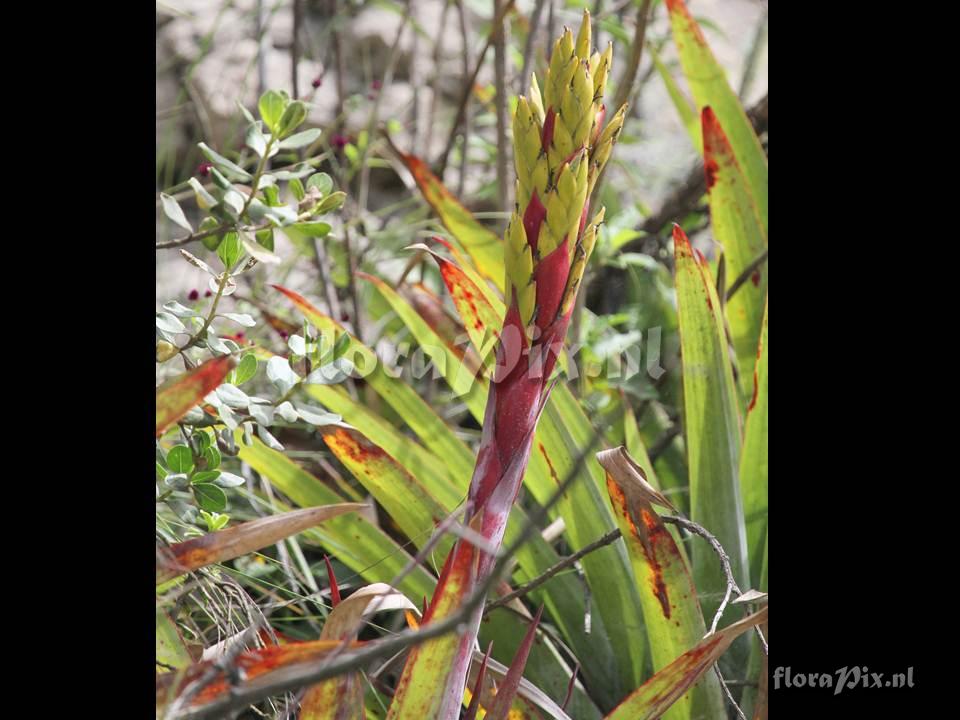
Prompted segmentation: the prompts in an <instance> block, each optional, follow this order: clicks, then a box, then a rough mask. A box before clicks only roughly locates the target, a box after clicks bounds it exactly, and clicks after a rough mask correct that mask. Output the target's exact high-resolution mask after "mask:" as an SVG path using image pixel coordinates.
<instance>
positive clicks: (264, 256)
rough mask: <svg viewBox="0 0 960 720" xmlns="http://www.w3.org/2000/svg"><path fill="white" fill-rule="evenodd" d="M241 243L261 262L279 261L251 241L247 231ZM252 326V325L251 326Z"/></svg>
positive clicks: (276, 256)
mask: <svg viewBox="0 0 960 720" xmlns="http://www.w3.org/2000/svg"><path fill="white" fill-rule="evenodd" d="M241 244H242V245H243V249H244V250H246V251H247V253H248V254H249V255H250V257H253V258H256V259H257V260H258V261H260V262H262V263H267V264H269V265H278V264H280V262H281V258H280V256H279V255H277V254H276V253H274V252H271V251H270V250H267V249H266V248H265V247H263V246H262V245H260V244H259V243H255V242H251V241H250V237H249V235H248V234H247V233H243V237H242V238H241ZM251 327H252V326H251Z"/></svg>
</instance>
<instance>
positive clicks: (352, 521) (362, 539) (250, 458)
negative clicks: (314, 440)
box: [240, 440, 436, 597]
mask: <svg viewBox="0 0 960 720" xmlns="http://www.w3.org/2000/svg"><path fill="white" fill-rule="evenodd" d="M240 460H242V461H243V462H245V463H247V464H248V465H249V466H250V467H251V468H253V470H255V471H256V472H258V473H260V474H261V475H263V476H265V477H267V478H268V479H269V480H270V482H271V484H272V485H273V486H274V487H275V488H276V489H277V490H279V491H280V492H281V493H283V494H284V495H285V496H286V497H288V498H290V499H291V500H292V501H293V502H294V503H296V504H297V505H299V506H300V507H313V506H319V505H331V504H334V503H339V502H343V499H342V498H341V497H340V496H339V495H337V494H336V493H335V492H334V491H333V490H332V489H330V487H329V486H328V485H326V484H324V483H323V482H321V481H320V480H318V479H317V478H315V477H314V476H313V475H311V474H309V473H308V472H306V471H305V470H303V469H302V468H301V467H299V466H298V465H297V464H296V463H295V462H294V461H293V460H290V459H289V458H288V457H286V456H285V455H283V454H281V453H279V452H275V451H273V450H271V449H269V448H268V447H266V446H265V445H264V444H263V443H262V442H260V441H259V440H254V442H253V445H252V446H250V447H247V446H241V447H240ZM280 509H283V508H282V506H281V508H280ZM304 535H305V537H307V538H308V539H312V540H313V541H315V542H319V543H321V544H322V545H323V547H324V548H325V549H326V550H327V552H329V553H330V554H331V555H333V556H335V557H336V558H337V560H338V561H339V562H341V563H343V564H344V565H345V566H346V567H348V568H349V569H350V570H351V571H353V572H356V573H359V574H361V575H362V576H363V578H364V579H365V580H366V581H368V582H390V581H391V580H392V579H393V578H395V577H396V576H397V575H399V574H400V572H401V570H403V569H404V567H405V566H406V564H407V563H408V562H409V561H410V559H411V558H410V554H409V553H408V552H407V551H406V550H405V549H404V548H402V547H401V546H399V545H398V544H397V543H396V542H395V541H394V540H392V539H391V538H390V537H389V536H388V535H387V534H386V533H385V532H384V531H383V530H381V529H380V528H379V527H377V526H376V525H373V524H372V523H371V522H370V521H369V520H367V519H366V518H365V517H364V516H363V515H361V514H359V513H353V514H350V515H341V516H339V517H335V518H330V519H329V520H327V521H326V522H324V523H323V525H321V526H319V527H317V528H314V529H312V530H307V531H306V532H305V533H304ZM413 568H414V569H413V571H412V572H410V573H409V574H407V575H405V576H404V578H403V580H401V581H400V584H399V585H398V586H397V589H398V590H400V591H401V592H403V593H404V594H405V595H408V596H410V597H424V596H426V597H429V596H430V595H432V594H433V587H434V585H435V584H436V580H435V579H434V578H433V576H431V575H430V573H429V572H427V570H426V569H425V568H424V567H423V566H422V565H414V566H413Z"/></svg>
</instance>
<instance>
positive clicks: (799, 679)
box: [773, 665, 913, 695]
mask: <svg viewBox="0 0 960 720" xmlns="http://www.w3.org/2000/svg"><path fill="white" fill-rule="evenodd" d="M904 687H906V688H912V687H913V666H911V667H908V668H907V670H906V672H899V673H879V672H871V671H870V668H868V667H867V666H866V665H854V666H853V667H842V668H840V669H839V670H834V671H833V672H824V673H816V672H796V671H794V670H793V668H790V667H778V668H777V669H776V670H774V671H773V689H774V690H779V689H781V688H825V689H832V690H833V694H834V695H839V694H840V693H842V692H843V691H844V690H851V689H859V688H904Z"/></svg>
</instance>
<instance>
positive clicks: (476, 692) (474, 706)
mask: <svg viewBox="0 0 960 720" xmlns="http://www.w3.org/2000/svg"><path fill="white" fill-rule="evenodd" d="M491 650H493V643H490V644H489V645H487V652H486V653H484V655H483V660H482V661H481V662H480V669H479V670H477V681H476V682H475V683H474V685H473V697H471V698H470V705H469V706H468V707H467V714H466V715H464V717H463V720H476V717H477V710H479V709H480V696H481V695H482V694H483V676H484V675H485V674H486V672H487V661H489V660H490V651H491Z"/></svg>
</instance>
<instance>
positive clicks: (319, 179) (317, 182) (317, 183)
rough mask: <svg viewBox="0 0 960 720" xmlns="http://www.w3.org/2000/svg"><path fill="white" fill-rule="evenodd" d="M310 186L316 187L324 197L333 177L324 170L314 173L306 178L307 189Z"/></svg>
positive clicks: (331, 187)
mask: <svg viewBox="0 0 960 720" xmlns="http://www.w3.org/2000/svg"><path fill="white" fill-rule="evenodd" d="M294 137H296V136H294ZM310 188H316V189H317V190H318V191H319V192H320V195H321V196H322V197H326V196H327V195H329V194H330V191H331V190H333V178H331V177H330V176H329V175H327V173H325V172H319V173H315V174H313V175H311V176H310V177H309V178H308V179H307V190H309V189H310Z"/></svg>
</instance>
